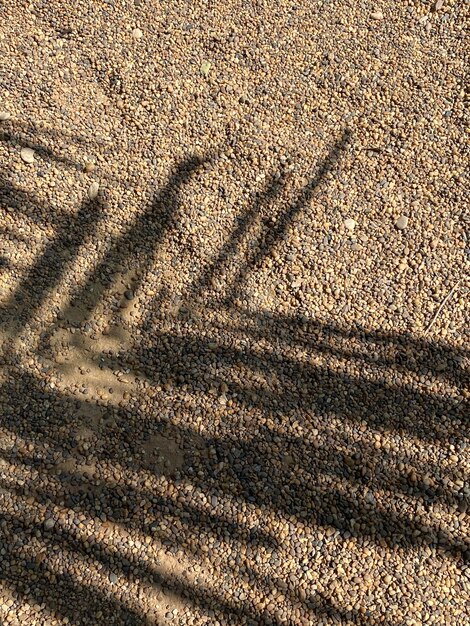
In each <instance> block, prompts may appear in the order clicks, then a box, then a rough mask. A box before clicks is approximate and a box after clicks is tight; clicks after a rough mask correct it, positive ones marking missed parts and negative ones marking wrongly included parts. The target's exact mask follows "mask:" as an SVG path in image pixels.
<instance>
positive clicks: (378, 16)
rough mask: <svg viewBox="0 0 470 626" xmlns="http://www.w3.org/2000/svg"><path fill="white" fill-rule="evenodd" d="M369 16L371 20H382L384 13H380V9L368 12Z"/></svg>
mask: <svg viewBox="0 0 470 626" xmlns="http://www.w3.org/2000/svg"><path fill="white" fill-rule="evenodd" d="M370 16H371V18H372V19H373V20H383V18H384V14H383V13H382V11H374V12H373V13H371V14H370Z"/></svg>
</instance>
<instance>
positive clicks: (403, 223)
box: [395, 215, 409, 230]
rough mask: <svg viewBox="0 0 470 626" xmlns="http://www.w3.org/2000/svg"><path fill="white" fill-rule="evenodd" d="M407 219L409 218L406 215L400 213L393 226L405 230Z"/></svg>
mask: <svg viewBox="0 0 470 626" xmlns="http://www.w3.org/2000/svg"><path fill="white" fill-rule="evenodd" d="M408 220H409V218H408V217H407V216H406V215H400V217H399V218H398V219H397V221H396V222H395V226H396V227H397V228H398V230H405V228H406V227H407V226H408Z"/></svg>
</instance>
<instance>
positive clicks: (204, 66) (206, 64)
mask: <svg viewBox="0 0 470 626" xmlns="http://www.w3.org/2000/svg"><path fill="white" fill-rule="evenodd" d="M211 66H212V64H211V62H210V61H203V62H202V63H201V74H202V75H203V76H208V74H209V71H210V69H211Z"/></svg>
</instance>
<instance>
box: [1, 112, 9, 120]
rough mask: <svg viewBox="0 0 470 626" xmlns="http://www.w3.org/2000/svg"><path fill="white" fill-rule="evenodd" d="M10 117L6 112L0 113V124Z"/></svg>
mask: <svg viewBox="0 0 470 626" xmlns="http://www.w3.org/2000/svg"><path fill="white" fill-rule="evenodd" d="M10 117H11V114H10V113H9V112H8V111H0V122H6V121H7V120H9V119H10Z"/></svg>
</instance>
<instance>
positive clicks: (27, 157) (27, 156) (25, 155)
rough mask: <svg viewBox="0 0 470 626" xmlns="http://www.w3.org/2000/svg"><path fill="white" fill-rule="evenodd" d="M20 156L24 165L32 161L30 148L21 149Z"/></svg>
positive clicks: (32, 151)
mask: <svg viewBox="0 0 470 626" xmlns="http://www.w3.org/2000/svg"><path fill="white" fill-rule="evenodd" d="M20 155H21V158H22V159H23V161H24V162H25V163H32V162H33V161H34V150H33V149H32V148H22V150H21V152H20Z"/></svg>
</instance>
